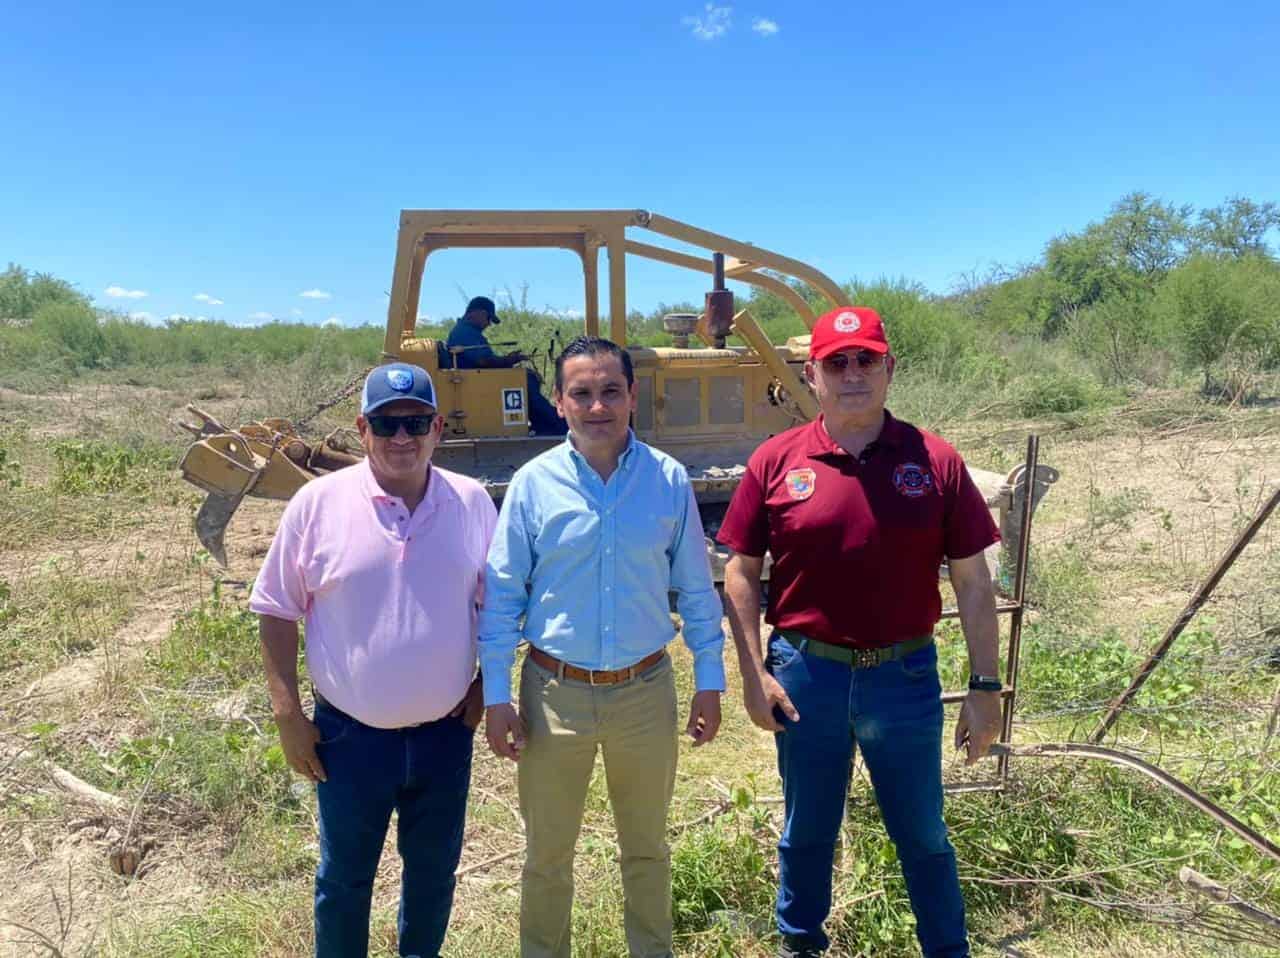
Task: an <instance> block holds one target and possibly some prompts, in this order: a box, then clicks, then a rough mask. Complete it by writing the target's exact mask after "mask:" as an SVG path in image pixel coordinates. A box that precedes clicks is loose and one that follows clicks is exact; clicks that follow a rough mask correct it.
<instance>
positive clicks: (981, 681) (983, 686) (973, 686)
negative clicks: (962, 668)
mask: <svg viewBox="0 0 1280 958" xmlns="http://www.w3.org/2000/svg"><path fill="white" fill-rule="evenodd" d="M1003 689H1004V686H1003V685H1002V684H1000V676H998V675H970V676H969V690H970V691H971V692H999V691H1001V690H1003Z"/></svg>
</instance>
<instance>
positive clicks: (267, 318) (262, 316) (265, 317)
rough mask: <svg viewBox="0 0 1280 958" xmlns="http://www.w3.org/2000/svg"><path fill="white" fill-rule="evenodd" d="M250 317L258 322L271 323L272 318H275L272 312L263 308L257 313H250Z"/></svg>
mask: <svg viewBox="0 0 1280 958" xmlns="http://www.w3.org/2000/svg"><path fill="white" fill-rule="evenodd" d="M249 318H250V319H252V320H255V321H257V322H263V323H269V322H271V320H273V319H275V317H274V316H272V315H271V314H270V313H268V312H263V311H261V310H260V311H258V312H256V313H250V314H249Z"/></svg>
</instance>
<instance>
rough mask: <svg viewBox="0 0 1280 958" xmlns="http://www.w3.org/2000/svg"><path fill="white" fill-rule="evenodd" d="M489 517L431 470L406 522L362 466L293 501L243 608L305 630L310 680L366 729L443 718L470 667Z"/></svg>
mask: <svg viewBox="0 0 1280 958" xmlns="http://www.w3.org/2000/svg"><path fill="white" fill-rule="evenodd" d="M496 521H497V510H496V509H495V508H494V505H493V501H492V500H491V499H490V498H489V496H488V494H487V493H486V492H485V491H484V487H483V486H481V485H480V483H478V482H476V481H475V480H474V479H470V478H468V477H466V476H461V475H458V474H457V473H454V472H448V471H447V470H444V469H440V468H439V467H437V466H432V467H431V479H430V481H429V482H428V483H427V493H426V496H425V498H424V499H423V500H422V502H421V503H420V504H419V505H418V508H417V509H415V510H414V511H413V513H412V515H411V514H410V513H409V510H408V509H407V508H406V507H405V504H404V501H403V500H402V499H399V498H397V497H396V496H390V495H387V493H386V492H384V491H383V489H382V487H381V486H379V485H378V483H377V480H375V479H374V477H373V472H372V470H371V469H370V468H369V464H368V462H361V463H358V464H356V465H354V466H351V467H349V468H347V469H342V470H339V471H338V472H334V473H331V474H329V475H327V476H322V477H320V478H319V479H315V480H313V481H311V482H309V483H307V484H306V485H305V486H303V487H302V488H301V489H300V490H299V491H298V492H297V494H296V495H294V497H293V499H292V500H290V502H289V505H288V507H287V508H286V509H285V511H284V515H283V516H282V517H281V519H280V527H279V528H278V529H277V530H276V535H275V538H274V539H273V540H272V542H271V549H270V550H269V551H268V552H267V558H266V561H265V562H264V563H263V566H262V569H261V571H260V572H259V573H258V578H257V581H256V582H255V583H254V585H253V594H252V596H251V597H250V599H249V608H250V609H252V610H253V611H254V612H257V613H258V614H260V615H269V616H273V617H275V618H278V619H286V620H289V621H293V622H296V621H298V620H299V619H304V620H305V623H306V656H307V671H308V672H310V673H311V681H312V682H313V683H314V684H315V687H316V689H317V690H318V691H319V692H320V694H321V695H323V696H324V697H325V698H326V699H327V700H328V701H329V702H331V703H333V704H334V705H335V706H337V707H338V708H340V709H341V710H342V711H344V712H346V713H347V714H349V715H351V716H354V717H355V718H357V719H359V720H360V721H361V722H364V723H365V724H366V725H373V726H376V727H378V728H399V727H401V726H405V725H415V724H417V723H419V722H430V721H433V720H435V719H438V718H440V717H442V716H444V715H446V714H447V713H448V712H449V711H450V710H451V709H452V708H453V707H454V706H455V705H457V704H458V702H459V700H460V699H461V698H462V697H463V695H465V694H466V691H467V686H468V685H469V684H470V683H471V679H472V677H473V676H474V675H475V669H476V607H477V604H478V603H479V601H480V598H481V590H482V588H483V580H482V576H483V572H484V562H485V553H486V551H487V549H488V547H489V539H490V538H491V537H492V535H493V527H494V523H495V522H496Z"/></svg>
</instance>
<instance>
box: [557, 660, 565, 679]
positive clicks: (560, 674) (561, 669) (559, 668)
mask: <svg viewBox="0 0 1280 958" xmlns="http://www.w3.org/2000/svg"><path fill="white" fill-rule="evenodd" d="M556 680H557V681H560V682H563V681H564V659H559V660H557V661H556Z"/></svg>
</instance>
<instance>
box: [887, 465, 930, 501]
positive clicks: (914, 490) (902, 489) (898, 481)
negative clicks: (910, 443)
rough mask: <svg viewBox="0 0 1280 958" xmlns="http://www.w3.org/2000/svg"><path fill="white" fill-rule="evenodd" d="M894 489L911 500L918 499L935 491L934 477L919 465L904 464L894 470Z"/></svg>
mask: <svg viewBox="0 0 1280 958" xmlns="http://www.w3.org/2000/svg"><path fill="white" fill-rule="evenodd" d="M893 488H895V489H897V490H898V492H899V493H901V494H902V495H904V496H906V497H907V498H909V499H918V498H920V497H921V496H926V495H928V494H929V493H930V492H932V491H933V476H932V475H931V474H930V473H929V470H928V469H925V468H923V467H922V466H920V465H919V464H918V463H914V462H904V463H901V464H900V465H899V466H898V468H896V469H894V470H893Z"/></svg>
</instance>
